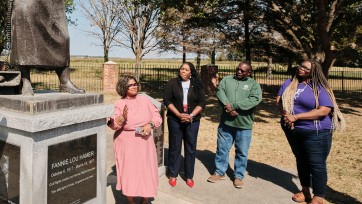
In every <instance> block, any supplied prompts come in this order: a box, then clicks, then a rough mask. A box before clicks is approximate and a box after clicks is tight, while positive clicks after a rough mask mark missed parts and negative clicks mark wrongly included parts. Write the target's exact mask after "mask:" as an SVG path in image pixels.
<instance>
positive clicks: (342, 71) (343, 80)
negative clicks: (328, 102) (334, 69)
mask: <svg viewBox="0 0 362 204" xmlns="http://www.w3.org/2000/svg"><path fill="white" fill-rule="evenodd" d="M342 93H344V71H342Z"/></svg>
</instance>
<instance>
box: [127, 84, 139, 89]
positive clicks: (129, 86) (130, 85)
mask: <svg viewBox="0 0 362 204" xmlns="http://www.w3.org/2000/svg"><path fill="white" fill-rule="evenodd" d="M132 86H138V83H134V84H128V85H127V88H131V87H132Z"/></svg>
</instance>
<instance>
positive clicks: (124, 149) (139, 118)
mask: <svg viewBox="0 0 362 204" xmlns="http://www.w3.org/2000/svg"><path fill="white" fill-rule="evenodd" d="M125 105H127V107H128V114H127V122H126V123H125V124H124V125H123V126H122V127H120V126H117V124H116V123H115V122H113V123H112V124H110V128H112V129H113V130H117V131H116V132H115V134H114V145H113V149H114V156H115V160H116V161H115V162H116V169H117V185H116V189H117V190H122V193H123V195H126V196H132V197H133V196H140V197H155V196H156V195H157V187H158V166H157V155H156V147H155V143H154V140H153V137H152V136H148V137H142V136H140V135H136V134H135V129H136V127H140V126H143V125H145V124H147V123H149V122H151V121H152V122H153V123H154V124H155V127H159V126H160V125H161V123H162V118H161V115H160V113H159V110H158V109H157V108H156V107H155V106H154V105H153V104H152V102H151V100H150V99H149V98H147V97H146V96H142V95H137V96H135V97H134V98H130V97H127V98H125V99H120V100H119V101H118V102H117V103H116V105H115V111H114V115H113V116H112V117H111V118H113V119H116V118H118V117H119V116H120V115H121V114H122V113H123V108H124V106H125ZM112 121H113V120H112Z"/></svg>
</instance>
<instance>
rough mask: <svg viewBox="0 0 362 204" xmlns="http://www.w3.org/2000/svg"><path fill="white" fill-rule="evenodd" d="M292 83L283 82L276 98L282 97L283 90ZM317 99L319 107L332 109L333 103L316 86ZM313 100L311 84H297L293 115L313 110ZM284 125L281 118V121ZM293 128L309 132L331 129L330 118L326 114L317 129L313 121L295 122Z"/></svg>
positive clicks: (324, 91)
mask: <svg viewBox="0 0 362 204" xmlns="http://www.w3.org/2000/svg"><path fill="white" fill-rule="evenodd" d="M291 82H292V80H291V79H287V80H285V81H284V82H283V84H282V86H281V87H280V89H279V91H278V96H282V95H283V92H284V91H285V89H286V88H287V87H288V86H289V84H290V83H291ZM318 91H319V97H318V102H319V106H327V107H331V108H333V102H332V100H331V98H330V97H329V95H328V93H327V92H326V90H325V89H324V88H323V87H322V86H320V85H319V86H318ZM315 105H316V104H315V99H314V94H313V89H312V84H311V82H309V83H308V84H303V83H299V84H298V88H297V91H296V93H295V95H294V114H295V115H296V114H299V113H304V112H308V111H311V110H313V109H315ZM281 122H282V123H284V120H283V117H282V120H281ZM294 127H295V128H302V129H309V130H316V129H318V130H323V129H327V130H330V129H332V116H331V114H328V115H327V116H325V117H322V118H320V119H319V124H318V127H316V125H315V124H314V120H297V121H296V122H295V123H294Z"/></svg>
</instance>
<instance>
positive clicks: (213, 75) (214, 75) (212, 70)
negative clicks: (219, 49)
mask: <svg viewBox="0 0 362 204" xmlns="http://www.w3.org/2000/svg"><path fill="white" fill-rule="evenodd" d="M201 80H202V83H203V84H204V89H205V93H206V94H208V95H209V94H214V93H216V91H217V87H218V85H219V77H218V66H216V65H212V64H209V65H203V66H201Z"/></svg>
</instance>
